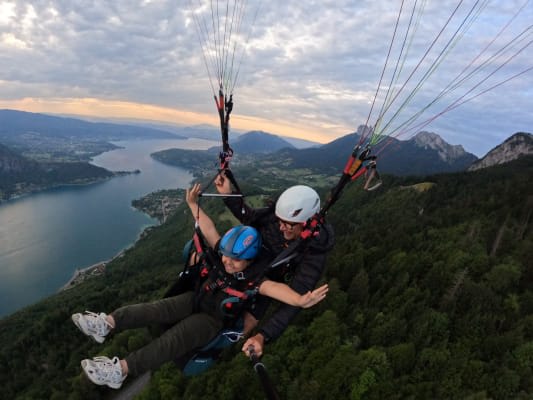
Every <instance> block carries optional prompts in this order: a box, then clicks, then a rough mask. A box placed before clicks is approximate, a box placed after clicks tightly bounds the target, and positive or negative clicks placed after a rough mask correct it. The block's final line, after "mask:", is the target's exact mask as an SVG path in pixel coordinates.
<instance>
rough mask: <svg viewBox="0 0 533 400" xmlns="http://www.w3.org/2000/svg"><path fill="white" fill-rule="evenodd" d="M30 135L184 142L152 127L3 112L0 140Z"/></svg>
mask: <svg viewBox="0 0 533 400" xmlns="http://www.w3.org/2000/svg"><path fill="white" fill-rule="evenodd" d="M26 133H38V134H40V135H43V136H48V137H68V138H77V139H83V140H85V139H93V140H125V139H139V138H144V139H146V138H150V139H184V137H180V136H177V135H175V134H172V133H170V132H168V131H163V130H160V129H153V128H149V127H140V126H134V125H121V124H111V123H104V122H87V121H83V120H81V119H75V118H63V117H56V116H51V115H45V114H37V113H30V112H25V111H16V110H0V138H7V139H9V138H14V137H17V136H20V135H22V134H26Z"/></svg>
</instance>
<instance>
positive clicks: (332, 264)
mask: <svg viewBox="0 0 533 400" xmlns="http://www.w3.org/2000/svg"><path fill="white" fill-rule="evenodd" d="M532 161H533V159H532V158H531V157H527V158H522V159H520V160H517V161H515V162H512V163H509V164H506V165H502V166H498V167H493V168H488V169H484V170H480V171H477V172H473V173H458V174H445V175H438V176H431V177H426V178H424V179H423V180H421V179H415V178H404V179H399V178H392V177H385V179H384V184H383V186H382V188H381V189H380V190H378V191H376V192H370V193H368V192H364V191H363V190H362V189H361V187H360V186H359V185H358V184H354V185H352V186H350V187H348V189H347V190H346V192H345V193H344V195H343V197H342V198H341V200H340V201H339V202H338V203H337V204H336V205H335V206H334V207H333V209H332V210H331V212H330V214H329V220H330V221H331V222H332V223H333V225H334V226H335V229H336V234H337V244H336V246H335V249H334V250H333V252H332V254H331V256H330V258H329V261H328V266H327V272H326V275H325V276H324V280H325V281H328V282H329V283H330V293H329V294H328V297H327V299H326V301H325V302H324V303H323V304H320V305H319V306H317V307H314V308H312V309H310V310H306V311H304V312H302V313H301V314H300V316H299V317H298V319H297V321H295V323H294V324H293V325H292V326H291V327H290V328H289V329H288V330H287V331H286V332H285V334H284V335H283V336H282V337H281V338H280V339H278V340H277V341H276V342H274V343H272V344H270V345H268V348H267V353H266V355H265V356H264V360H263V361H264V363H265V365H266V366H267V368H268V370H269V374H270V375H271V378H272V380H273V381H274V382H275V384H276V386H277V389H278V391H279V392H280V394H281V396H282V398H285V399H302V398H305V399H403V398H417V399H420V398H442V399H444V398H446V399H448V398H467V399H472V400H473V399H488V398H491V399H509V398H517V399H526V398H530V397H529V396H531V393H533V371H532V365H533V261H532V260H533V257H531V249H533V232H532V227H531V214H532V211H533V188H532V186H531V182H532V181H533V162H532ZM422 182H430V183H431V184H427V185H417V184H419V183H422ZM299 183H305V182H299ZM254 189H257V188H256V187H255V188H254ZM322 194H323V197H324V196H325V195H326V193H325V192H323V193H322ZM206 205H207V202H206ZM208 206H209V211H210V213H212V215H222V214H224V208H223V205H222V204H221V202H219V201H217V200H209V201H208ZM182 211H183V212H182ZM188 214H189V213H187V212H185V209H183V210H179V211H178V212H177V213H176V214H175V216H174V217H172V218H170V219H169V220H168V221H167V223H165V224H164V225H162V226H159V227H157V228H154V229H152V230H151V232H150V233H149V234H148V235H147V236H146V237H145V238H143V239H141V240H140V241H139V242H138V243H137V244H136V246H134V247H133V248H131V249H129V250H128V251H127V252H126V254H125V255H124V256H123V257H122V258H119V259H117V260H115V261H114V262H113V263H112V264H111V265H109V267H108V271H107V273H106V274H105V275H104V276H102V277H97V278H94V279H91V280H89V281H87V282H85V283H83V284H81V285H80V286H78V287H76V288H74V289H72V290H68V291H65V292H61V293H58V294H56V295H54V296H51V297H49V298H47V299H45V300H44V301H41V302H39V303H37V304H35V305H33V306H31V307H27V308H26V309H24V310H22V311H19V312H17V313H15V314H13V315H11V316H9V317H7V318H4V319H3V320H1V321H0V343H2V347H1V350H0V384H1V385H2V388H3V389H2V396H0V397H2V398H6V399H17V398H18V399H22V398H24V399H65V398H69V399H89V398H91V399H99V398H106V396H107V395H108V394H109V393H110V391H111V389H107V388H100V387H95V386H94V385H92V384H91V383H89V382H88V381H87V380H86V378H85V377H83V376H82V373H81V369H80V367H79V363H80V360H81V359H82V358H86V357H88V356H94V355H98V354H107V355H115V354H116V355H119V356H124V355H125V354H127V352H129V351H131V350H133V349H136V348H138V347H140V346H142V345H143V344H144V343H146V342H147V341H148V340H149V338H150V331H149V330H135V331H130V332H124V333H121V334H118V335H116V336H114V338H113V339H112V340H111V341H109V343H106V344H104V345H96V344H95V343H94V342H92V341H90V340H88V339H87V338H86V337H84V336H83V335H80V334H79V332H77V331H76V328H75V327H74V325H73V324H72V323H71V321H70V315H71V314H72V313H73V312H78V311H80V310H81V311H82V310H86V309H87V310H93V311H111V310H113V309H114V308H116V307H118V306H121V305H124V304H131V303H137V302H143V301H149V300H153V299H157V298H159V297H161V296H162V294H163V293H164V291H165V289H166V288H167V287H168V286H169V285H170V283H171V282H173V280H174V279H175V277H176V275H177V273H178V271H179V270H180V268H181V260H180V256H181V247H182V246H183V244H184V243H185V241H186V240H187V239H188V238H190V235H191V233H192V227H193V221H192V219H191V218H190V217H189V215H188ZM229 223H230V222H229V221H227V220H224V222H223V226H221V228H222V229H223V228H225V227H227V226H229V225H228V224H229ZM238 350H239V346H236V348H235V349H233V350H231V351H228V352H227V353H226V354H225V355H224V357H223V360H222V361H221V362H220V363H219V364H218V365H217V366H215V367H213V368H212V369H211V370H209V371H208V372H207V373H205V374H203V375H201V376H198V377H194V378H185V377H184V376H183V375H182V374H181V373H180V372H179V371H178V370H177V369H176V367H175V366H174V365H173V364H172V363H170V364H167V365H165V366H164V367H162V368H161V369H160V370H158V371H156V372H155V374H154V376H153V377H152V380H151V383H150V384H149V386H148V387H147V388H146V389H145V390H144V392H143V393H142V394H141V395H140V396H139V398H141V399H173V398H187V399H200V398H202V399H228V400H229V399H232V400H233V399H262V398H264V394H263V392H262V390H261V388H260V385H259V382H258V380H257V378H256V376H255V374H254V372H253V370H252V369H251V367H250V362H249V361H248V360H247V359H246V357H244V356H243V355H242V354H241V353H240V352H239V351H238Z"/></svg>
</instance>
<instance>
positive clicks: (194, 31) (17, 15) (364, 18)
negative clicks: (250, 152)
mask: <svg viewBox="0 0 533 400" xmlns="http://www.w3.org/2000/svg"><path fill="white" fill-rule="evenodd" d="M402 4H403V6H402ZM422 6H423V7H422ZM401 7H402V8H401ZM400 8H401V13H400ZM454 10H456V11H455V12H454ZM471 11H472V13H470V14H469V12H471ZM517 12H518V14H517ZM226 15H228V17H227V18H226ZM468 15H471V16H475V17H471V18H467V17H468ZM234 16H235V17H234ZM465 18H466V19H465ZM448 20H449V22H448V23H447V24H446V21H448ZM396 21H398V24H396ZM409 21H411V24H409ZM532 22H533V1H532V2H529V1H527V0H516V1H515V0H506V1H501V0H494V1H488V0H477V1H476V0H438V1H437V0H435V1H432V0H404V1H403V2H402V1H401V0H380V1H376V0H338V1H332V0H322V1H317V0H309V1H296V0H285V1H281V0H269V1H263V2H261V1H258V0H249V1H247V2H245V1H242V0H174V1H170V0H160V1H158V0H153V1H149V0H113V1H109V0H24V1H22V0H18V1H13V0H8V1H5V0H0V109H4V108H8V109H17V110H23V111H31V112H41V113H51V114H73V115H78V116H85V117H99V118H110V119H111V118H113V119H115V118H121V119H140V120H152V121H161V122H165V123H174V124H178V125H185V126H192V125H197V124H213V125H216V124H217V123H218V114H217V111H216V107H215V102H214V100H213V94H214V92H216V91H218V80H217V76H218V74H217V72H216V60H217V59H224V60H233V61H234V62H233V68H229V67H226V68H225V71H226V73H227V76H228V79H229V81H230V86H228V90H227V93H228V94H229V93H230V92H231V93H233V100H234V108H233V112H232V115H231V129H235V130H239V131H247V130H263V131H266V132H271V133H274V134H279V135H284V136H291V137H298V138H303V139H308V140H312V141H316V142H320V143H327V142H330V141H332V140H334V139H336V138H338V137H341V136H344V135H346V134H348V133H351V132H354V131H356V130H357V127H358V126H359V125H361V124H369V125H372V126H375V125H376V124H378V122H379V121H381V122H380V123H379V124H378V125H377V126H378V127H379V130H378V131H382V132H383V133H384V134H390V135H393V136H396V135H397V136H398V138H399V139H408V138H410V137H412V136H413V135H414V134H415V133H416V132H417V131H418V130H420V129H422V130H426V131H431V132H435V133H437V134H439V135H440V136H441V137H443V138H444V140H446V141H447V142H448V143H450V144H454V145H456V144H460V145H462V146H463V147H464V148H465V149H466V150H467V151H469V152H471V153H474V154H476V155H477V156H479V157H481V156H483V155H484V154H485V153H486V152H488V151H489V150H490V149H492V148H493V147H495V146H497V145H498V144H500V143H501V142H503V141H504V140H505V139H506V138H507V137H509V136H511V135H512V134H514V133H516V132H519V131H522V132H533V113H532V112H531V110H532V109H533V70H532V69H530V70H528V68H531V67H533V45H530V43H531V40H532V36H533V28H532V25H531V23H532ZM395 27H396V29H395ZM408 27H409V29H408ZM465 27H468V29H465ZM224 32H225V33H226V36H224ZM394 32H396V34H394ZM455 32H457V34H456V36H455V37H454V36H453V35H454V33H455ZM393 35H394V36H393ZM393 37H394V38H395V40H394V41H393V42H392V43H393V44H392V46H391V39H392V38H393ZM223 38H231V39H223ZM404 39H405V40H404ZM221 43H226V45H221ZM447 44H449V45H448V47H446V45H447ZM483 49H486V50H485V51H482V50H483ZM224 50H225V51H224ZM222 53H223V54H226V55H229V56H228V57H225V58H224V57H220V56H219V55H220V54H222ZM388 54H389V56H388V57H387V55H388ZM439 55H442V56H439ZM223 65H231V62H230V63H224V64H223ZM228 71H229V72H228ZM394 71H396V74H394ZM462 71H464V72H463V74H462V75H461V72H462ZM470 71H472V73H470ZM524 71H526V72H524ZM518 74H520V75H518ZM516 75H518V76H516ZM395 76H396V77H395ZM465 76H466V77H468V79H466V78H463V77H465ZM510 78H513V79H511V80H509V81H508V82H506V83H503V82H504V81H506V80H508V79H510ZM454 79H455V80H454ZM380 82H381V84H380ZM454 82H457V84H454ZM230 88H233V90H231V89H230ZM378 88H379V89H380V90H378ZM387 89H389V91H387ZM443 91H444V92H443ZM483 92H484V93H483ZM387 93H389V95H388V96H387ZM440 93H444V95H442V96H441V95H440ZM465 100H466V102H464V103H463V101H465ZM454 105H457V107H453V106H454ZM450 108H451V109H450ZM424 110H425V111H424ZM382 111H384V112H383V113H382ZM421 111H424V113H423V114H421V115H420V116H419V119H417V120H416V122H414V121H413V120H411V119H410V118H412V117H413V116H416V115H418V114H419V113H420V112H421ZM381 114H383V116H382V118H379V117H380V115H381ZM406 121H407V122H409V121H411V122H409V123H410V124H411V125H406ZM408 127H410V129H407V128H408Z"/></svg>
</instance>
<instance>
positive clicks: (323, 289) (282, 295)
mask: <svg viewBox="0 0 533 400" xmlns="http://www.w3.org/2000/svg"><path fill="white" fill-rule="evenodd" d="M328 290H329V288H328V284H327V283H326V284H324V285H322V286H320V287H319V288H317V289H315V290H313V291H312V292H311V291H310V292H307V293H306V294H302V295H300V294H298V293H297V292H295V291H294V290H292V289H291V288H290V287H289V286H288V285H286V284H284V283H279V282H274V281H269V280H266V281H264V282H263V283H261V285H260V286H259V293H260V294H262V295H264V296H268V297H271V298H273V299H276V300H279V301H281V302H283V303H286V304H289V305H291V306H296V307H302V308H309V307H312V306H314V305H315V304H317V303H318V302H320V301H322V300H323V299H324V298H325V297H326V293H327V292H328Z"/></svg>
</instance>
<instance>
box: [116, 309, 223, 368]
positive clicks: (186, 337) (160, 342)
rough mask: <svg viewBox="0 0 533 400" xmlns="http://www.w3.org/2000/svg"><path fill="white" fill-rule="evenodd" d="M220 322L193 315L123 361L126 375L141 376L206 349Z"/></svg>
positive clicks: (208, 316)
mask: <svg viewBox="0 0 533 400" xmlns="http://www.w3.org/2000/svg"><path fill="white" fill-rule="evenodd" d="M222 327H223V324H222V321H220V320H218V319H216V318H213V317H212V316H210V315H208V314H205V313H197V314H192V315H190V316H189V317H187V318H185V319H183V320H182V321H180V322H178V323H176V324H175V325H174V326H172V327H171V328H170V329H168V330H167V331H166V332H165V333H163V334H162V335H161V336H160V337H159V338H157V339H155V340H153V341H152V342H150V343H149V344H147V345H146V346H144V347H142V348H141V349H139V350H137V351H135V352H133V353H131V354H129V355H128V356H127V357H126V362H127V363H128V370H129V375H132V376H136V375H140V374H142V373H144V372H146V371H148V370H154V369H156V368H158V367H160V366H161V365H162V364H164V363H166V362H168V361H172V360H174V359H176V358H177V357H180V356H183V355H184V354H186V353H188V352H189V351H191V350H194V349H196V348H199V347H203V346H205V345H206V344H207V343H209V341H210V340H211V339H213V338H214V337H215V336H216V335H217V334H218V332H219V331H220V330H221V329H222Z"/></svg>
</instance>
